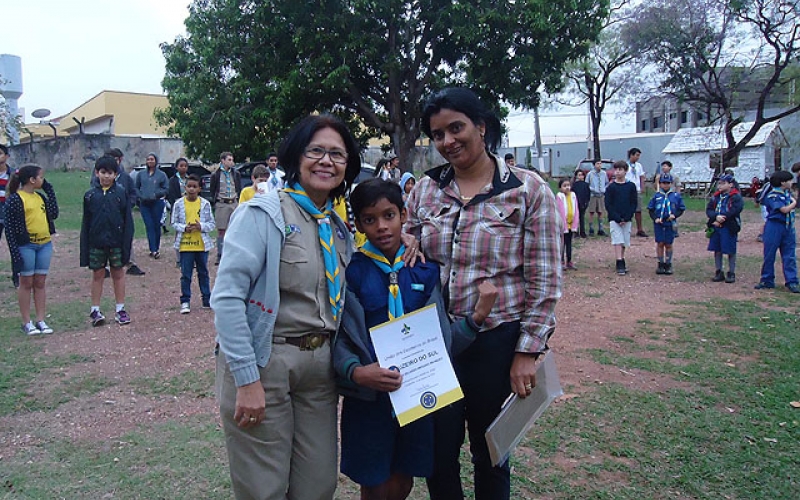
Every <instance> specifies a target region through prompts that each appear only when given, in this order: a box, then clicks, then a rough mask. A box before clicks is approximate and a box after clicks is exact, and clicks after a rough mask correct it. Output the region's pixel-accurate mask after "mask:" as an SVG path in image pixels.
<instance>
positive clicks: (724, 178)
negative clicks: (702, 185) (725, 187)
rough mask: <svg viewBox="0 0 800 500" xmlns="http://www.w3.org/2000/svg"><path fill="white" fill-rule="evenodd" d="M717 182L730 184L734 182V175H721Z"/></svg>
mask: <svg viewBox="0 0 800 500" xmlns="http://www.w3.org/2000/svg"><path fill="white" fill-rule="evenodd" d="M717 182H727V183H728V184H733V176H732V175H723V176H722V177H720V178H719V179H718V180H717Z"/></svg>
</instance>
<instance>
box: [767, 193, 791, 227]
mask: <svg viewBox="0 0 800 500" xmlns="http://www.w3.org/2000/svg"><path fill="white" fill-rule="evenodd" d="M791 202H792V195H791V194H790V193H788V192H785V191H784V190H783V189H781V188H772V191H770V192H769V193H768V194H767V196H765V197H764V200H763V204H764V207H766V209H767V220H771V221H776V222H781V223H787V222H790V221H792V219H793V217H792V212H788V213H783V212H781V208H782V207H785V206H787V205H788V204H790V203H791Z"/></svg>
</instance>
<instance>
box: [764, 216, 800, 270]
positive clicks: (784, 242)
mask: <svg viewBox="0 0 800 500" xmlns="http://www.w3.org/2000/svg"><path fill="white" fill-rule="evenodd" d="M796 246H797V243H796V240H795V231H794V226H787V225H786V224H785V223H784V222H779V221H772V220H768V221H767V223H766V224H764V263H763V264H762V265H761V283H768V284H772V285H774V284H775V253H776V252H777V251H778V250H780V251H781V261H782V264H783V275H784V277H785V278H786V284H787V285H788V284H791V283H797V282H798V281H797V260H796V258H795V248H796Z"/></svg>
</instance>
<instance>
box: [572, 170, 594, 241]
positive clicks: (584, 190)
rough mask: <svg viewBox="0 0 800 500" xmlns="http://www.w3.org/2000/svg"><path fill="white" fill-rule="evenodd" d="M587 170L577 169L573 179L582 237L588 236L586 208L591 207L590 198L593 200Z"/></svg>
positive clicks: (573, 190)
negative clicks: (587, 179) (585, 221)
mask: <svg viewBox="0 0 800 500" xmlns="http://www.w3.org/2000/svg"><path fill="white" fill-rule="evenodd" d="M585 179H586V172H584V171H583V170H581V169H578V170H576V171H575V178H574V179H573V180H572V187H571V189H572V192H573V193H575V197H576V198H577V199H578V223H579V224H578V228H579V229H580V232H579V234H580V237H581V238H586V225H585V223H584V218H585V217H586V209H587V208H589V200H591V191H590V190H589V183H588V182H586V180H585Z"/></svg>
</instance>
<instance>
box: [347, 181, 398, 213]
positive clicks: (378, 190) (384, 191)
mask: <svg viewBox="0 0 800 500" xmlns="http://www.w3.org/2000/svg"><path fill="white" fill-rule="evenodd" d="M383 198H385V199H386V200H387V201H388V202H389V203H391V204H393V205H396V206H397V208H398V210H401V211H402V210H403V208H404V207H405V203H403V191H402V190H401V189H400V185H399V184H398V183H396V182H393V181H385V180H383V179H380V178H378V177H373V178H371V179H367V180H365V181H364V182H361V183H360V184H359V185H358V186H356V188H355V189H354V190H353V192H352V193H350V207H351V208H352V209H353V217H355V219H356V220H358V219H359V217H361V212H362V211H363V210H364V209H365V208H368V207H371V206H374V205H375V204H376V203H378V202H379V201H380V200H381V199H383Z"/></svg>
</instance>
